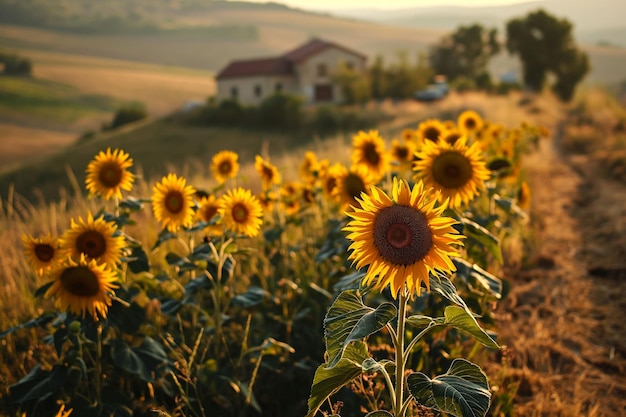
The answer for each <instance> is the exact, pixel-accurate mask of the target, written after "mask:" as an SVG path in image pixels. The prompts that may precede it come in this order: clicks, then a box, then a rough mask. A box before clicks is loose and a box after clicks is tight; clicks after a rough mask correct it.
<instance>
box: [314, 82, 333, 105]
mask: <svg viewBox="0 0 626 417" xmlns="http://www.w3.org/2000/svg"><path fill="white" fill-rule="evenodd" d="M315 101H333V86H332V84H316V85H315Z"/></svg>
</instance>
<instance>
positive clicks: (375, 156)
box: [352, 130, 389, 181]
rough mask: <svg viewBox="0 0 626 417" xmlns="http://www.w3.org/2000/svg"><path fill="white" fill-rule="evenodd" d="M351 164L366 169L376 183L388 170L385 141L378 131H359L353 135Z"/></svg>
mask: <svg viewBox="0 0 626 417" xmlns="http://www.w3.org/2000/svg"><path fill="white" fill-rule="evenodd" d="M352 164H353V165H361V166H364V167H366V168H367V169H368V171H369V172H370V173H371V175H372V177H374V178H375V180H376V181H377V180H379V179H380V178H382V177H383V175H385V173H386V172H387V170H388V169H389V155H387V153H386V152H385V141H384V140H383V138H382V137H380V135H379V134H378V131H376V130H370V131H369V132H367V133H366V132H363V131H360V132H359V133H358V134H356V135H354V137H353V138H352Z"/></svg>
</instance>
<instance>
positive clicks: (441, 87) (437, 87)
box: [413, 82, 448, 101]
mask: <svg viewBox="0 0 626 417" xmlns="http://www.w3.org/2000/svg"><path fill="white" fill-rule="evenodd" d="M447 94H448V84H446V83H445V82H444V83H436V84H429V85H428V86H427V87H426V88H424V89H423V90H419V91H417V92H416V93H415V94H414V95H413V97H414V98H415V99H416V100H418V101H437V100H441V99H442V98H444V97H445V96H446V95H447Z"/></svg>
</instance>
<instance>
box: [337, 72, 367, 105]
mask: <svg viewBox="0 0 626 417" xmlns="http://www.w3.org/2000/svg"><path fill="white" fill-rule="evenodd" d="M333 81H335V82H336V83H337V84H338V85H339V87H340V88H341V93H342V95H343V102H344V104H356V103H364V102H365V101H367V100H368V99H369V98H370V93H371V89H370V84H369V80H368V78H367V76H366V75H365V74H364V73H363V72H362V71H357V70H355V69H354V68H352V67H349V66H347V65H345V63H341V65H340V66H339V70H338V71H337V72H336V73H335V74H333Z"/></svg>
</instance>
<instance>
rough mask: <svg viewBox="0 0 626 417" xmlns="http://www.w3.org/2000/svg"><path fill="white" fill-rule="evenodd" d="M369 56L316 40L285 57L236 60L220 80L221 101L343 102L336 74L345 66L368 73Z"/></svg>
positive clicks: (223, 72) (218, 83)
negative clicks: (279, 97)
mask: <svg viewBox="0 0 626 417" xmlns="http://www.w3.org/2000/svg"><path fill="white" fill-rule="evenodd" d="M365 60H366V57H365V55H363V54H360V53H358V52H355V51H353V50H351V49H349V48H346V47H344V46H341V45H337V44H335V43H332V42H327V41H323V40H320V39H313V40H311V41H309V42H307V43H305V44H304V45H302V46H299V47H298V48H296V49H294V50H292V51H289V52H287V53H286V54H284V55H281V56H278V57H274V58H260V59H250V60H242V61H233V62H231V63H230V64H228V65H227V66H226V67H225V68H224V69H222V70H221V71H220V72H219V73H218V74H217V77H216V80H217V99H218V100H220V101H221V100H226V99H234V100H237V101H239V102H240V103H242V104H259V103H260V102H261V101H263V100H264V99H266V98H267V97H269V96H271V95H272V94H274V93H280V92H284V93H289V94H294V95H298V96H301V97H302V98H303V100H304V103H306V104H312V103H340V102H341V101H342V100H343V97H342V93H341V88H340V87H339V86H338V85H337V84H336V83H334V81H333V75H334V74H335V73H337V71H339V69H340V68H341V65H344V66H345V67H346V68H349V69H352V70H354V71H357V72H364V71H365Z"/></svg>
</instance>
